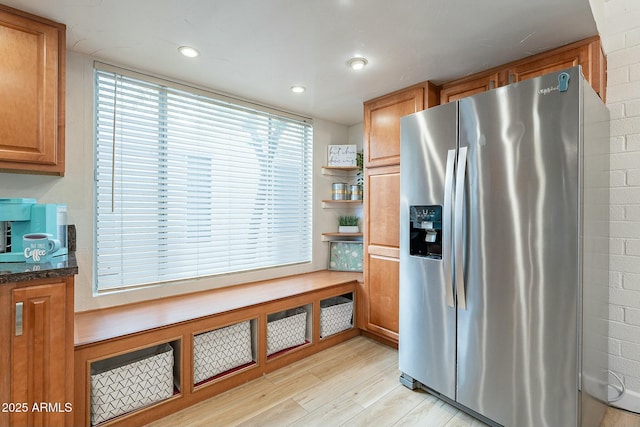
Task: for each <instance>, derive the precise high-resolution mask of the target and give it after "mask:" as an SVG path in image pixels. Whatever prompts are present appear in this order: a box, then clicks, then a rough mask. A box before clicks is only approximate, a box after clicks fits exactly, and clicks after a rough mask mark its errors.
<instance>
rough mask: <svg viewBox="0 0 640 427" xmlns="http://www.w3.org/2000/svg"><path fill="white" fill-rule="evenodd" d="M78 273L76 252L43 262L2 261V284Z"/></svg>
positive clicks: (0, 272)
mask: <svg viewBox="0 0 640 427" xmlns="http://www.w3.org/2000/svg"><path fill="white" fill-rule="evenodd" d="M74 274H78V263H77V262H76V253H75V252H70V253H69V255H62V256H59V257H55V258H53V259H52V261H51V262H46V263H43V264H27V263H26V262H0V285H2V284H4V283H14V282H28V281H29V280H38V279H51V278H56V277H66V276H73V275H74Z"/></svg>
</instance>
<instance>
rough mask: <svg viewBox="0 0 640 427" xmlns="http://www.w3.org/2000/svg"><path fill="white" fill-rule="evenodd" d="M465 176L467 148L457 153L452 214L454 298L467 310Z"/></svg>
mask: <svg viewBox="0 0 640 427" xmlns="http://www.w3.org/2000/svg"><path fill="white" fill-rule="evenodd" d="M466 175H467V147H460V152H459V153H458V169H457V170H456V193H455V213H454V225H455V230H454V233H453V235H454V238H455V246H454V250H455V257H454V265H455V270H456V296H457V299H458V308H460V309H462V310H466V309H467V297H466V295H465V291H464V272H463V266H462V243H463V242H462V231H463V230H462V220H463V218H462V215H463V204H464V182H465V178H466Z"/></svg>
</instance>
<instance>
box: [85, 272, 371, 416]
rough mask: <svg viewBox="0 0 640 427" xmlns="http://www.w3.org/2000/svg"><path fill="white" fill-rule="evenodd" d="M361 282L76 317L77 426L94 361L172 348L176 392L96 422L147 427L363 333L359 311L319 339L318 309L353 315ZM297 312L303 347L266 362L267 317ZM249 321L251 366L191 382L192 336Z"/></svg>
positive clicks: (299, 278)
mask: <svg viewBox="0 0 640 427" xmlns="http://www.w3.org/2000/svg"><path fill="white" fill-rule="evenodd" d="M361 280H362V274H361V273H351V272H337V271H326V270H325V271H317V272H313V273H307V274H301V275H296V276H289V277H285V278H279V279H272V280H266V281H260V282H255V283H249V284H244V285H238V286H232V287H226V288H221V289H214V290H210V291H205V292H197V293H192V294H187V295H181V296H175V297H169V298H163V299H158V300H152V301H145V302H141V303H135V304H129V305H124V306H117V307H110V308H105V309H99V310H93V311H87V312H80V313H76V315H75V359H74V363H75V379H74V382H75V387H74V393H75V402H74V424H75V425H77V426H90V425H91V400H90V396H91V367H92V364H93V363H95V362H101V363H99V364H95V365H94V367H96V366H101V365H103V364H104V362H105V361H107V362H108V361H109V360H117V359H113V358H115V357H116V356H122V355H129V354H131V353H133V352H134V351H137V350H141V349H149V348H150V347H154V346H159V345H162V346H164V348H166V347H167V346H166V344H169V345H170V346H171V348H172V349H173V358H174V366H173V375H174V382H175V388H174V391H173V394H172V395H171V396H169V397H167V398H165V399H164V400H162V401H160V402H157V403H154V404H152V405H150V406H146V407H144V408H140V409H136V410H134V411H131V412H128V413H126V414H122V415H118V416H116V417H114V418H111V419H108V420H106V421H102V422H100V423H99V424H98V425H100V426H116V425H127V426H132V425H143V424H146V423H149V422H151V421H153V420H155V419H158V418H161V417H164V416H166V415H168V414H171V413H174V412H176V411H178V410H180V409H182V408H185V407H188V406H190V405H193V404H194V403H196V402H199V401H202V400H204V399H207V398H209V397H211V396H214V395H216V394H218V393H221V392H223V391H225V390H228V389H230V388H233V387H235V386H237V385H240V384H243V383H245V382H247V381H249V380H251V379H254V378H257V377H259V376H261V375H262V374H264V373H267V372H271V371H273V370H275V369H278V368H280V367H282V366H285V365H288V364H290V363H292V362H294V361H296V360H299V359H302V358H304V357H307V356H309V355H311V354H313V353H316V352H318V351H320V350H322V349H325V348H327V347H329V346H332V345H335V344H338V343H340V342H342V341H345V340H348V339H350V338H352V337H354V336H356V335H358V333H359V332H358V329H357V328H356V327H355V318H356V317H355V312H354V313H353V319H354V320H352V321H351V323H350V325H349V327H348V329H346V330H343V331H340V332H338V333H334V334H333V335H328V336H325V337H321V336H320V329H321V327H320V317H321V314H320V313H321V308H320V306H321V304H320V303H321V301H322V302H323V303H324V304H323V307H324V306H326V305H327V304H326V303H327V301H329V300H332V299H333V298H334V297H339V296H343V297H347V299H348V298H349V297H350V298H351V301H353V304H352V307H353V309H354V311H355V305H356V304H355V294H356V287H357V285H358V281H361ZM342 300H343V301H344V298H343V299H342ZM293 309H297V312H303V313H306V318H307V321H306V333H305V336H304V337H303V342H302V343H300V344H298V345H296V346H294V347H291V348H289V349H286V350H283V351H278V352H275V353H273V354H270V355H269V356H267V318H268V316H269V322H271V321H272V319H273V318H277V315H278V314H282V315H285V312H287V313H288V312H293ZM323 310H325V309H324V308H323ZM325 313H326V312H325ZM274 316H276V317H274ZM280 317H282V316H280ZM302 317H304V316H302ZM247 321H248V322H249V323H250V325H251V334H252V335H251V336H252V338H251V340H252V343H251V346H252V361H251V363H247V364H244V365H242V366H239V367H237V368H234V369H230V370H229V371H227V372H223V373H221V374H219V375H216V376H213V377H212V378H210V379H209V380H207V381H203V382H198V383H196V384H194V336H196V335H199V334H203V333H207V332H210V331H214V330H218V329H219V328H223V327H227V326H230V325H238V324H241V323H245V325H246V322H247ZM274 324H275V323H274ZM325 335H326V334H325ZM125 357H126V356H125Z"/></svg>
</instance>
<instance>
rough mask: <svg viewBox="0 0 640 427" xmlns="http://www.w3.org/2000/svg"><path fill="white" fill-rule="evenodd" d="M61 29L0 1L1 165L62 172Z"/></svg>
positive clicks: (2, 168) (3, 168) (63, 83)
mask: <svg viewBox="0 0 640 427" xmlns="http://www.w3.org/2000/svg"><path fill="white" fill-rule="evenodd" d="M65 31H66V27H65V26H64V25H62V24H58V23H55V22H52V21H49V20H47V19H44V18H40V17H37V16H33V15H31V14H28V13H25V12H21V11H18V10H16V9H12V8H9V7H6V6H3V5H0V58H2V60H0V93H1V94H2V97H0V170H4V171H22V172H25V171H26V172H32V173H48V174H56V175H63V174H64V131H65V128H64V124H65V40H66V37H65Z"/></svg>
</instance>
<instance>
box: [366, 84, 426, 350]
mask: <svg viewBox="0 0 640 427" xmlns="http://www.w3.org/2000/svg"><path fill="white" fill-rule="evenodd" d="M437 94H438V91H437V88H436V87H435V86H434V85H432V84H431V83H429V82H423V83H419V84H417V85H414V86H410V87H408V88H406V89H402V90H400V91H397V92H393V93H390V94H388V95H384V96H382V97H379V98H375V99H372V100H370V101H366V102H365V103H364V176H365V183H364V193H365V194H364V210H365V213H364V216H365V224H364V283H363V284H362V285H361V288H360V289H359V293H360V297H359V298H357V301H358V303H359V304H360V305H359V307H358V310H357V313H358V325H359V326H360V328H361V329H362V330H364V331H365V332H367V333H369V334H372V335H373V336H375V337H377V338H380V339H382V340H383V341H387V342H391V343H397V342H398V309H399V308H398V301H399V300H398V293H399V273H400V269H399V261H400V250H399V246H400V237H399V233H400V230H399V227H400V225H399V224H400V221H399V217H398V215H399V206H400V117H402V116H405V115H407V114H412V113H415V112H417V111H421V110H424V109H425V108H428V107H432V106H434V105H437V103H438V95H437Z"/></svg>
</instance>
